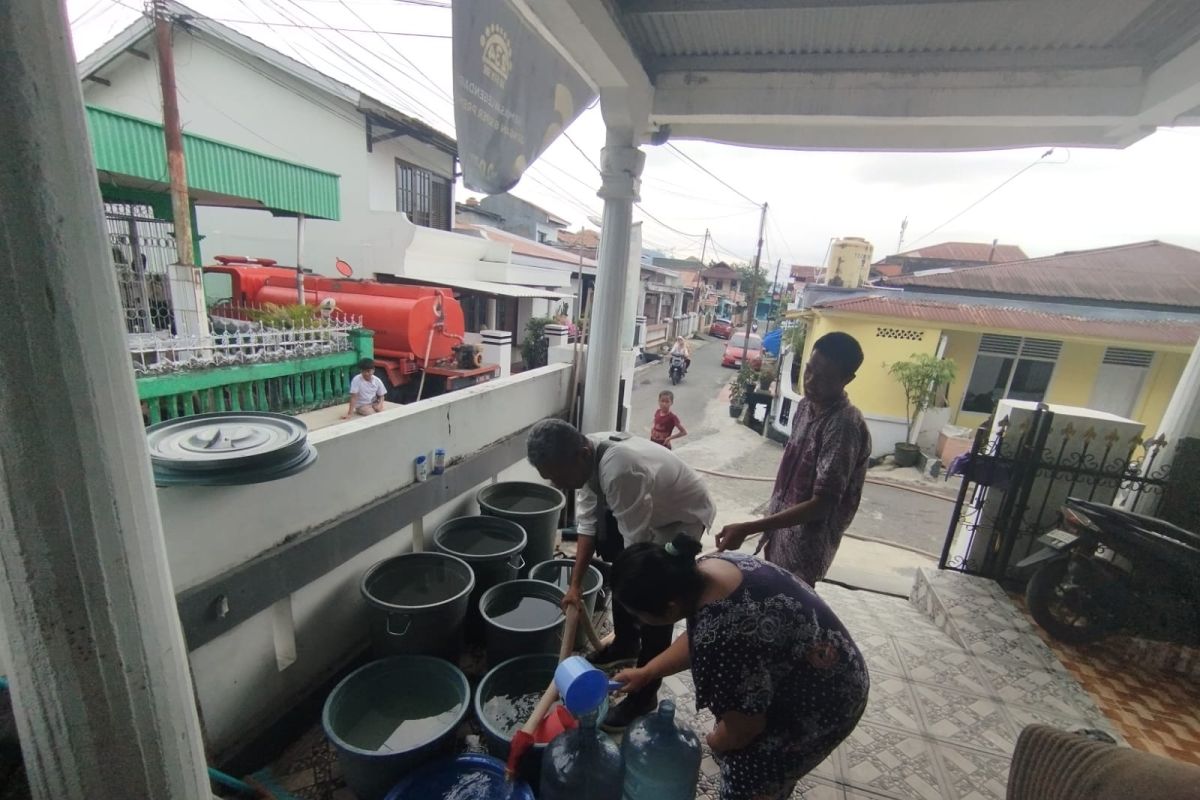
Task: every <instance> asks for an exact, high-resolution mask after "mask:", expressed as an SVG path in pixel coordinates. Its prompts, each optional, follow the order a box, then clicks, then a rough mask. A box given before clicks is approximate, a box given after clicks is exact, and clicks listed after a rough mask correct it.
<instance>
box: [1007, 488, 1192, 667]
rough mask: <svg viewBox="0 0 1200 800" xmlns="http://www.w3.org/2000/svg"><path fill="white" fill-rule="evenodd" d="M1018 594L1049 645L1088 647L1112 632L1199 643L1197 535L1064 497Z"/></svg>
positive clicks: (1022, 564) (1027, 561)
mask: <svg viewBox="0 0 1200 800" xmlns="http://www.w3.org/2000/svg"><path fill="white" fill-rule="evenodd" d="M1061 516H1062V520H1061V525H1060V526H1059V528H1058V529H1056V530H1052V531H1050V532H1049V533H1047V534H1045V535H1043V536H1041V537H1040V538H1039V539H1038V542H1039V543H1040V544H1042V545H1044V549H1042V550H1040V551H1038V552H1036V553H1033V554H1031V555H1030V556H1029V557H1027V558H1026V559H1024V560H1023V561H1021V562H1020V563H1019V564H1017V568H1018V569H1022V568H1031V567H1036V569H1037V571H1036V572H1034V573H1033V575H1032V576H1031V577H1030V578H1029V584H1028V586H1027V587H1026V589H1025V601H1026V603H1027V604H1028V607H1029V613H1030V614H1031V615H1032V616H1033V619H1034V620H1035V621H1036V622H1037V623H1038V625H1040V626H1042V628H1044V629H1045V630H1046V632H1047V633H1049V634H1050V635H1051V636H1053V637H1054V638H1055V639H1058V640H1059V641H1062V642H1066V643H1069V644H1082V643H1085V642H1093V641H1096V640H1098V639H1101V638H1103V637H1104V636H1107V635H1109V634H1112V633H1116V632H1118V631H1124V632H1126V633H1130V634H1132V635H1136V636H1139V637H1143V638H1148V639H1155V640H1158V641H1167V642H1178V643H1180V644H1200V535H1198V534H1195V533H1192V532H1191V531H1187V530H1184V529H1183V528H1180V527H1177V526H1175V525H1172V524H1170V523H1169V522H1165V521H1163V520H1160V519H1156V518H1154V517H1148V516H1144V515H1142V514H1134V513H1132V512H1129V511H1122V510H1121V509H1117V508H1113V507H1112V506H1105V505H1101V504H1100V503H1093V502H1090V501H1087V500H1077V499H1074V498H1070V499H1068V500H1067V502H1066V505H1064V506H1063V508H1062V515H1061Z"/></svg>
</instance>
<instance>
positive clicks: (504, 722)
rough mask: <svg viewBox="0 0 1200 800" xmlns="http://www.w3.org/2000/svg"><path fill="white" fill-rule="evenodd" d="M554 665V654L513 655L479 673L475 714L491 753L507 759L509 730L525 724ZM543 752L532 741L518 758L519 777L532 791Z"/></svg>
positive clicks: (515, 729) (544, 748) (547, 682)
mask: <svg viewBox="0 0 1200 800" xmlns="http://www.w3.org/2000/svg"><path fill="white" fill-rule="evenodd" d="M556 666H558V656H557V655H544V654H542V655H531V656H517V657H516V658H510V659H509V660H508V661H505V662H504V663H502V664H499V665H498V666H496V667H493V668H492V670H491V671H490V672H488V673H487V674H486V675H484V676H483V680H481V681H480V682H479V688H477V689H476V690H475V717H476V718H477V719H478V720H479V725H480V727H481V728H482V730H483V741H484V744H485V745H486V746H487V750H488V752H489V753H491V754H492V755H493V756H495V757H496V758H498V759H500V760H501V761H505V762H507V761H508V745H509V742H510V741H512V736H513V734H514V733H516V732H517V731H518V730H520V728H521V726H522V725H524V724H525V720H527V719H528V718H529V714H530V713H531V712H532V711H533V707H534V706H535V705H537V700H538V698H540V697H541V696H542V692H544V691H545V690H546V687H547V686H549V685H550V681H552V680H553V679H554V668H555V667H556ZM513 699H517V700H518V702H513ZM545 752H546V745H545V743H542V744H535V745H533V746H532V747H530V748H529V752H527V753H526V754H525V757H524V758H522V759H521V767H520V777H521V779H522V780H525V781H528V782H529V784H530V785H531V786H532V787H533V788H534V791H537V789H538V777H539V776H540V775H541V774H542V754H543V753H545Z"/></svg>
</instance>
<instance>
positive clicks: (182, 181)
mask: <svg viewBox="0 0 1200 800" xmlns="http://www.w3.org/2000/svg"><path fill="white" fill-rule="evenodd" d="M153 8H154V43H155V46H156V49H157V51H158V80H159V84H160V87H161V89H162V106H163V136H164V138H165V140H166V145H167V177H168V180H169V181H170V186H171V212H172V215H173V216H174V221H175V251H176V255H175V263H174V264H172V265H170V266H169V267H168V268H167V275H168V286H169V288H170V296H171V316H172V317H174V319H175V331H176V333H179V334H183V335H186V336H194V337H197V340H199V341H203V340H205V339H207V338H208V337H209V327H208V309H207V308H206V306H205V302H204V283H203V279H202V277H201V275H200V270H199V269H198V268H197V267H196V261H195V257H194V256H193V252H194V249H193V245H192V206H191V202H190V198H189V197H188V182H187V162H186V160H185V159H184V153H183V130H182V128H181V127H180V124H179V99H178V98H177V97H176V94H175V56H174V54H173V52H172V50H171V22H170V20H169V19H168V18H167V9H166V3H165V2H164V1H163V0H155V2H154V6H153ZM197 352H198V354H199V355H200V356H201V357H202V358H207V357H208V355H209V353H210V352H211V351H209V350H205V349H201V350H199V351H197Z"/></svg>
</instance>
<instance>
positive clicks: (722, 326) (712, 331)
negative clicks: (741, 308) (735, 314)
mask: <svg viewBox="0 0 1200 800" xmlns="http://www.w3.org/2000/svg"><path fill="white" fill-rule="evenodd" d="M732 334H733V323H732V322H730V321H729V320H727V319H714V320H713V323H712V325H709V326H708V335H709V336H716V337H717V338H718V339H728V338H729V337H730V335H732Z"/></svg>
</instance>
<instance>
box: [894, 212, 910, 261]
mask: <svg viewBox="0 0 1200 800" xmlns="http://www.w3.org/2000/svg"><path fill="white" fill-rule="evenodd" d="M907 230H908V217H905V218H904V219H903V221H901V223H900V238H899V239H897V240H896V252H897V253H899V252H900V250H901V249H902V248H903V247H904V232H905V231H907Z"/></svg>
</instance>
